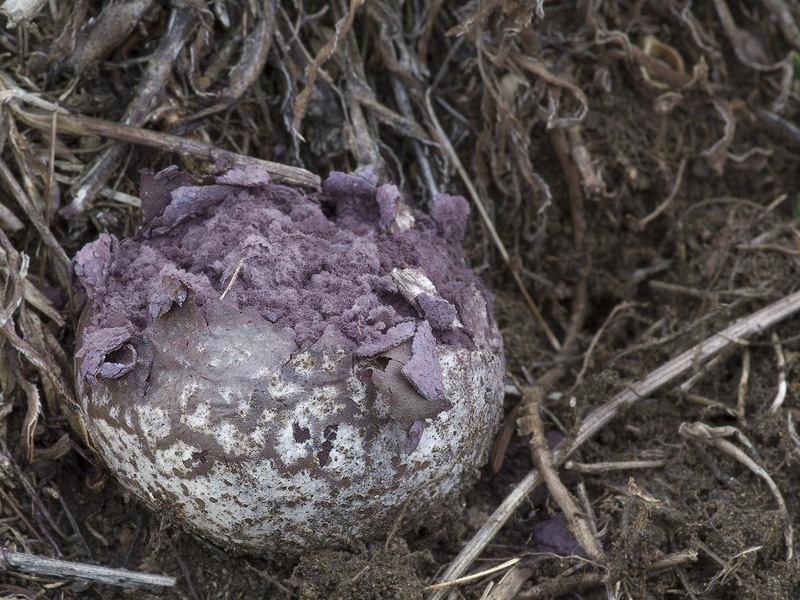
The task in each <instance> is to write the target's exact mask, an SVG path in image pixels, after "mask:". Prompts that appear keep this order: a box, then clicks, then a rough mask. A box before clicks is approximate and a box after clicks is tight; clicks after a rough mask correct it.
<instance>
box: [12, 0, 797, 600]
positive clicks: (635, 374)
mask: <svg viewBox="0 0 800 600" xmlns="http://www.w3.org/2000/svg"><path fill="white" fill-rule="evenodd" d="M0 14H2V15H3V16H2V18H0V25H2V26H3V28H2V30H1V31H0V45H2V63H0V278H2V282H3V296H2V305H1V306H0V340H1V341H0V343H1V344H2V351H0V392H1V394H0V507H2V524H3V527H2V544H3V549H4V550H3V553H4V554H3V562H2V563H0V565H2V567H1V568H2V570H3V575H2V577H0V592H2V594H3V595H4V596H5V597H20V598H21V597H26V598H84V597H102V598H116V597H118V598H131V597H137V598H150V597H160V598H192V599H200V598H204V599H205V598H209V599H213V598H220V599H222V598H320V597H326V598H343V599H345V598H363V599H366V598H382V599H383V598H397V599H407V598H422V597H425V598H431V599H437V600H438V599H442V598H476V599H477V598H491V599H494V600H501V599H510V598H555V597H559V596H561V595H565V596H569V595H574V594H580V595H581V596H582V597H585V598H644V597H647V598H676V597H678V598H699V597H702V598H708V599H711V598H733V597H735V598H743V599H748V598H753V599H755V598H758V599H761V600H763V599H771V598H775V599H778V598H797V597H798V596H800V565H798V556H797V554H798V553H797V552H795V547H794V546H795V545H796V533H797V531H798V530H800V502H799V501H798V498H800V494H799V493H798V492H800V489H799V488H798V485H797V482H798V481H800V437H798V434H797V432H796V425H795V424H796V423H797V421H800V402H798V394H800V385H798V378H797V373H798V370H797V369H796V367H797V362H798V361H797V357H798V356H800V355H799V354H798V350H800V342H799V341H798V340H800V321H798V319H797V318H791V317H792V315H793V314H795V312H796V311H797V310H798V308H799V306H798V305H800V302H799V301H798V296H797V290H798V287H800V286H798V279H799V278H798V271H800V230H798V222H799V219H800V30H799V29H798V23H800V7H798V5H797V4H796V3H793V2H790V1H789V0H760V1H758V2H749V3H746V2H732V1H730V0H713V2H697V3H692V2H689V1H684V0H653V1H651V2H640V1H634V0H607V1H593V0H580V1H577V2H560V1H548V2H544V1H543V0H530V1H521V2H500V1H499V0H479V1H472V2H466V3H463V4H460V3H445V2H442V0H409V1H407V2H402V3H401V2H382V1H377V0H366V1H363V2H362V0H351V1H350V2H349V3H347V2H344V0H338V1H334V2H331V3H327V2H314V1H305V2H303V1H301V0H294V1H292V2H288V1H287V2H278V1H277V0H251V1H248V2H232V1H229V0H185V1H181V2H167V1H165V0H118V1H113V0H76V1H75V2H66V1H64V0H51V1H50V2H48V3H44V2H41V1H33V2H27V3H26V2H22V1H20V0H6V2H5V4H4V5H3V6H2V7H0ZM173 164H177V165H179V167H180V168H182V169H183V170H187V171H191V172H193V173H197V174H200V175H203V174H206V175H214V174H218V173H221V172H223V171H224V170H226V169H228V168H230V167H232V166H237V165H240V166H241V165H256V166H259V167H260V168H262V169H265V170H266V171H268V172H269V173H270V175H271V177H272V178H273V181H276V182H283V183H287V184H291V185H295V186H303V187H306V188H307V189H309V190H313V189H315V188H316V187H317V186H319V183H320V176H322V177H324V176H326V175H327V174H328V173H329V172H330V171H334V170H336V171H344V172H352V171H354V170H355V169H357V168H359V167H363V166H365V165H373V168H374V169H375V173H377V174H378V176H379V179H380V182H381V183H384V182H388V181H391V182H394V183H396V184H397V185H398V186H399V188H400V190H401V191H402V192H403V193H404V195H405V197H406V198H407V199H408V201H409V202H411V203H413V204H414V206H416V207H418V208H421V209H423V210H425V209H426V208H427V207H429V206H430V203H431V201H432V198H433V197H434V196H435V195H436V194H437V193H439V192H447V193H451V194H461V195H463V196H465V197H466V198H467V199H468V200H470V202H471V204H472V208H473V211H472V216H471V217H470V219H471V220H470V226H469V231H468V235H467V242H466V244H465V252H466V254H467V258H468V261H469V263H470V266H471V267H472V268H473V269H475V270H476V271H477V272H478V273H479V274H480V276H481V277H482V279H483V280H484V281H485V282H486V283H487V285H488V286H489V287H490V288H491V289H492V290H493V292H494V293H495V295H496V298H495V313H496V318H497V320H498V323H499V324H500V326H501V329H502V331H503V335H504V341H505V351H506V360H507V369H508V385H507V392H508V393H507V397H506V406H505V409H506V413H505V414H506V417H505V419H504V423H503V424H502V425H501V428H500V430H499V431H498V433H497V438H496V441H495V446H494V449H493V452H492V455H491V457H490V463H489V464H488V465H487V467H486V468H485V469H484V471H483V473H482V476H481V479H480V481H479V482H478V483H477V485H476V486H475V487H474V488H473V489H472V490H471V491H470V492H469V493H468V494H467V495H466V497H465V498H463V501H461V502H459V501H458V500H457V499H455V500H454V501H453V502H452V503H451V504H448V505H446V506H443V507H442V510H441V514H438V515H431V519H430V520H427V521H425V522H423V523H419V524H418V526H417V527H415V528H413V529H412V531H411V532H410V533H408V534H407V535H405V536H402V538H400V537H394V538H391V539H388V540H342V543H341V544H336V545H332V547H331V548H329V549H327V550H326V551H323V552H320V553H313V554H312V553H309V554H307V555H305V556H303V557H301V558H300V559H299V561H288V560H285V559H282V558H281V557H279V556H277V557H276V556H272V557H265V556H245V557H242V556H235V555H232V554H229V553H226V552H223V551H221V550H219V549H218V548H216V547H214V546H212V545H211V544H208V543H206V542H203V540H200V539H198V538H193V537H190V536H189V535H187V534H186V533H184V532H183V531H182V530H181V529H180V528H178V527H175V526H174V525H172V524H171V523H169V522H166V521H164V520H162V519H161V518H160V517H159V516H158V515H157V514H154V513H152V512H151V511H150V510H149V509H148V508H147V507H145V506H144V505H142V504H141V503H139V502H138V501H136V500H135V499H134V498H131V497H129V496H128V495H126V494H125V493H124V492H123V491H122V489H121V488H120V487H119V486H118V485H117V484H116V483H115V482H114V480H113V477H111V476H110V474H108V473H107V472H106V471H105V469H104V467H103V465H102V464H99V462H98V461H97V459H96V458H95V456H94V455H93V454H92V453H91V450H90V449H89V448H88V447H87V446H86V445H85V444H84V441H83V440H82V439H81V436H80V433H79V431H76V423H75V422H74V421H75V419H74V414H75V407H76V398H75V395H74V394H75V392H74V383H75V382H74V380H73V374H72V352H73V345H74V332H75V327H76V319H77V314H76V311H77V309H78V307H76V306H75V304H74V299H73V298H72V295H71V287H70V260H71V258H72V257H73V256H74V255H75V253H76V252H77V251H78V250H79V249H80V248H81V247H82V246H83V245H84V244H85V243H87V242H90V241H92V240H94V239H96V238H97V236H98V235H99V234H101V233H104V232H108V233H114V234H115V235H117V236H118V237H120V238H122V237H127V236H130V235H132V234H134V233H135V232H136V230H137V228H138V227H139V224H140V223H141V219H142V215H141V210H140V209H141V203H140V200H139V196H138V195H139V191H138V186H139V173H140V171H141V169H149V170H151V171H158V170H160V169H163V168H165V167H167V166H170V165H173ZM719 332H722V333H719ZM70 565H72V566H70ZM48 569H49V570H48ZM71 569H72V570H71ZM75 569H77V571H76V570H75ZM131 571H133V572H137V573H139V574H141V575H145V574H146V575H148V576H149V575H152V576H153V577H156V579H154V580H151V581H149V582H145V583H142V582H139V581H134V579H133V578H131V579H126V577H128V576H127V575H125V574H126V573H129V572H131ZM163 576H166V577H163ZM103 577H106V578H107V579H103ZM159 577H160V579H159ZM115 578H116V579H115ZM114 583H117V584H120V583H121V584H124V585H122V586H119V585H113V584H114ZM135 585H138V586H144V587H138V588H135V589H134V591H130V586H135ZM126 586H128V587H126Z"/></svg>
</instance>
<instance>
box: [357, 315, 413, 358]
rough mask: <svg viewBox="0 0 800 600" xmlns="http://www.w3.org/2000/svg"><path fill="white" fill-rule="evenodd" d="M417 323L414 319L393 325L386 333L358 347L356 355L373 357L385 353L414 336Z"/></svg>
mask: <svg viewBox="0 0 800 600" xmlns="http://www.w3.org/2000/svg"><path fill="white" fill-rule="evenodd" d="M415 329H416V325H415V324H414V321H406V322H405V323H400V324H398V325H395V326H394V327H391V328H390V329H388V330H387V331H386V333H384V334H382V335H379V336H377V337H376V338H374V339H372V340H370V341H369V342H365V343H363V344H361V345H360V346H359V347H358V348H356V350H355V352H354V353H353V354H355V355H356V356H363V357H364V358H373V357H375V356H378V355H380V354H384V353H385V352H387V351H388V350H390V349H391V348H394V347H395V346H399V345H400V344H402V343H403V342H405V341H408V340H410V339H411V338H412V337H414V330H415Z"/></svg>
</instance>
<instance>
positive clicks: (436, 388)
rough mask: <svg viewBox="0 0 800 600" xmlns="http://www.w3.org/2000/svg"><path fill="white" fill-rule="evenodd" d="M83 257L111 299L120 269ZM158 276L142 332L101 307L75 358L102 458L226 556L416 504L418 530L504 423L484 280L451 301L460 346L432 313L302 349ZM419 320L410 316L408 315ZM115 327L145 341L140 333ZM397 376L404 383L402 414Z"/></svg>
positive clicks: (330, 532)
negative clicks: (109, 280)
mask: <svg viewBox="0 0 800 600" xmlns="http://www.w3.org/2000/svg"><path fill="white" fill-rule="evenodd" d="M346 177H350V179H341V178H340V179H339V180H337V181H336V182H335V183H336V185H338V186H339V187H347V186H350V187H352V188H353V189H354V190H355V191H354V193H356V194H366V195H367V196H369V194H370V193H372V195H373V197H374V196H375V191H374V190H375V185H374V183H373V182H371V181H369V180H367V179H362V180H359V181H355V182H353V181H352V180H356V179H358V178H356V177H351V176H346ZM234 180H235V178H234ZM258 185H260V186H267V184H266V183H264V182H259V183H258ZM370 186H372V190H373V191H372V192H370ZM218 187H219V186H218V185H215V186H211V187H210V188H209V189H208V192H207V193H206V192H204V191H203V189H201V190H200V193H199V194H198V197H199V198H200V200H201V201H207V200H208V198H209V197H210V196H213V195H215V194H218V192H219V189H217V188H218ZM334 187H336V186H334ZM384 196H386V197H387V198H388V200H386V199H384V203H385V204H387V205H388V206H389V208H388V209H382V211H381V215H380V217H381V219H382V220H383V221H385V223H383V224H382V227H383V230H384V233H383V234H382V235H392V232H391V228H392V225H393V223H392V222H390V221H389V218H390V217H391V216H392V210H390V209H391V208H392V206H394V205H397V206H398V209H397V210H396V211H395V214H405V213H406V211H407V209H404V208H403V206H404V205H402V203H399V204H398V201H396V200H395V198H394V195H393V194H387V193H386V192H385V191H384ZM448 201H449V200H448ZM375 212H376V214H378V211H375ZM168 213H169V211H167V214H168ZM354 214H355V213H354ZM408 214H410V213H408ZM415 214H416V213H415ZM181 218H183V217H181ZM348 218H350V217H349V216H348ZM416 219H417V221H418V222H419V220H420V219H423V220H424V219H427V217H424V216H422V215H421V214H417V216H416ZM440 219H444V217H441V215H440ZM155 221H156V223H155V225H156V226H161V224H160V222H158V219H155ZM427 222H428V223H430V221H427ZM356 227H361V225H359V224H356ZM415 227H416V226H415ZM454 227H455V229H456V230H457V229H458V225H457V224H456V225H455V226H452V227H450V228H449V229H448V230H447V231H448V235H450V234H451V233H452V230H453V228H454ZM387 230H388V231H387ZM404 231H408V230H404ZM369 235H372V234H369ZM459 239H460V238H459ZM124 243H125V242H123V243H122V245H124ZM107 247H109V246H108V242H107V241H106V242H104V244H101V246H99V248H107ZM83 256H84V257H86V258H87V261H88V262H87V263H86V264H77V265H76V273H77V272H78V271H81V272H82V273H87V272H88V273H91V274H92V277H93V278H92V279H91V280H90V281H89V283H90V284H91V286H92V288H91V289H92V290H99V289H102V290H103V294H105V293H106V287H105V282H104V281H103V275H104V274H106V273H109V272H111V270H110V269H108V268H105V267H107V266H108V265H105V267H103V268H99V267H98V265H92V264H90V263H91V260H94V259H93V258H92V257H93V256H94V255H93V254H92V253H91V252H84V254H83ZM109 256H113V253H111V254H109V253H107V252H106V253H104V254H103V257H104V258H103V260H113V259H112V258H109ZM396 266H402V265H396ZM429 270H432V271H436V269H435V268H433V267H429ZM465 272H466V273H468V271H465ZM390 273H391V267H390V268H389V269H388V272H387V273H386V277H385V281H386V285H387V286H391V285H393V284H392V280H391V275H390ZM84 276H85V275H84ZM161 276H162V279H161V280H160V281H161V283H159V284H158V285H154V287H153V288H152V290H151V294H150V297H149V298H147V299H145V300H142V301H141V302H140V304H141V306H142V307H143V308H142V311H143V314H144V313H146V314H147V315H149V317H147V318H148V319H149V322H148V323H147V325H146V326H145V327H143V328H137V327H135V326H134V324H131V322H126V321H124V319H121V318H118V317H115V316H113V315H110V314H109V311H107V310H106V312H104V310H105V307H104V306H103V305H101V304H97V303H96V302H93V301H92V299H91V298H90V300H89V301H88V302H87V307H86V309H85V310H84V313H83V315H82V318H81V326H80V330H79V332H78V339H77V344H76V347H77V348H78V349H79V350H78V352H77V353H76V364H75V367H76V380H77V381H78V382H79V390H78V391H79V398H80V404H81V411H82V414H81V416H82V421H83V424H84V425H85V427H86V430H87V432H88V435H89V439H90V441H91V444H92V446H93V448H94V449H95V450H96V451H97V452H98V453H99V455H100V456H101V457H102V458H103V460H104V461H105V462H106V464H107V466H108V467H109V469H110V470H111V471H112V472H114V473H115V474H116V475H117V477H118V478H119V480H120V481H121V482H122V484H123V485H124V486H125V487H126V488H128V489H129V490H131V491H132V492H134V493H135V494H136V495H137V496H139V497H140V498H142V499H143V500H144V501H145V502H146V503H147V504H149V505H150V506H151V507H152V508H154V509H155V510H156V511H158V512H160V513H161V514H164V515H166V516H167V517H170V518H171V519H173V520H174V521H176V522H178V523H180V524H182V525H183V526H184V527H185V528H187V529H188V530H190V531H193V532H196V533H198V534H200V535H202V536H203V537H206V538H208V539H210V540H211V541H213V542H215V543H217V544H219V545H221V546H223V547H225V548H229V549H232V550H234V551H237V552H242V553H249V552H253V553H262V552H266V553H268V554H275V553H279V554H281V555H283V556H290V557H291V556H295V555H298V554H300V553H301V552H303V551H306V550H309V549H315V548H320V547H323V546H325V545H329V544H330V543H331V541H334V540H339V539H342V538H348V537H352V538H362V539H371V538H380V537H384V536H385V535H386V534H387V533H388V531H389V530H390V529H391V528H392V526H393V525H394V522H395V519H396V518H397V516H398V514H399V512H400V510H401V509H402V508H403V506H404V504H405V503H406V501H407V500H409V498H411V497H412V496H413V500H412V501H411V503H410V504H409V506H408V511H409V513H408V514H409V515H410V519H411V520H419V519H422V518H424V516H425V515H426V514H427V513H428V512H430V511H431V510H432V509H433V508H434V507H436V506H439V505H441V503H442V502H443V501H444V499H445V497H447V496H448V495H449V494H453V493H459V492H461V491H463V490H464V489H465V488H466V486H467V485H469V484H470V483H471V482H472V481H473V480H474V478H475V477H476V474H477V469H478V467H480V466H481V465H482V464H483V463H484V461H485V458H486V455H487V452H488V448H489V445H490V444H491V441H492V438H493V435H494V431H495V429H496V426H497V422H498V419H499V414H500V410H501V405H502V395H503V380H504V361H503V352H502V344H501V339H500V335H499V332H498V330H497V327H496V325H495V324H494V320H493V318H492V317H491V314H490V310H491V309H490V304H489V302H488V300H487V298H488V295H487V294H488V293H487V292H486V291H485V289H484V288H483V287H482V286H481V285H480V283H479V282H478V281H477V279H475V278H474V276H471V278H469V279H465V283H464V284H463V285H461V286H460V287H457V288H453V289H456V290H457V291H456V292H454V293H449V294H448V295H444V294H442V296H444V301H447V302H448V303H449V305H450V306H453V307H457V308H458V319H460V321H459V325H460V324H461V323H462V322H463V328H459V331H460V333H458V335H459V336H460V337H455V336H451V338H445V339H453V340H456V342H457V343H446V342H445V341H442V339H440V338H438V337H434V336H435V334H436V331H435V324H434V326H433V327H432V324H431V323H429V322H428V320H426V319H425V315H424V314H420V315H419V316H418V317H408V318H406V320H403V321H400V322H397V323H395V324H394V325H393V326H391V327H388V328H387V329H385V330H383V331H382V332H381V333H380V335H377V334H375V335H370V336H365V337H363V339H361V338H359V339H353V338H352V337H350V336H348V335H345V333H343V331H342V330H340V329H339V328H338V327H337V326H334V325H328V326H326V327H325V328H324V329H323V330H322V333H321V334H319V335H318V337H317V338H316V340H314V341H308V340H301V341H298V339H297V338H296V336H295V335H294V333H293V331H291V330H290V329H287V328H286V327H280V326H279V325H278V324H276V323H274V322H272V320H271V319H266V318H264V316H263V315H262V314H261V313H259V311H258V310H257V309H256V308H254V307H252V306H250V307H247V306H244V307H243V306H237V304H236V303H235V302H234V301H232V300H231V299H230V298H227V299H226V300H224V301H222V300H219V295H215V296H211V295H210V294H208V293H205V294H204V297H203V300H202V302H201V303H198V302H196V300H197V295H198V293H199V292H198V291H197V287H198V285H199V283H198V282H200V283H202V277H200V276H199V275H198V274H196V273H192V274H190V275H184V274H181V272H180V270H179V269H176V268H173V267H169V268H164V269H162V271H161ZM80 277H81V275H80V274H79V278H80ZM462 277H466V276H463V275H462ZM435 278H438V280H439V281H442V274H441V273H436V274H435V277H432V279H435ZM444 288H446V289H450V287H448V286H447V285H445V286H444ZM387 289H390V287H389V288H387ZM429 291H431V290H429ZM431 292H432V293H431V294H430V296H431V298H434V299H436V300H437V301H438V300H439V299H441V298H442V296H439V292H438V289H437V288H434V289H433V290H432V291H431ZM108 293H109V294H110V293H111V292H108ZM99 295H100V294H95V297H97V296H99ZM395 296H396V297H394V300H393V302H395V303H396V305H395V308H396V309H397V310H400V311H401V312H402V311H403V310H406V309H403V308H402V307H401V306H400V305H399V304H397V303H399V302H402V300H398V298H401V299H402V296H401V295H400V294H399V293H396V295H395ZM148 303H149V304H148ZM198 304H200V306H198ZM109 306H111V304H109ZM370 310H371V311H372V312H371V313H370V314H380V310H379V309H377V308H371V309H370ZM387 310H388V309H387ZM415 311H417V312H419V307H418V306H416V307H414V306H413V305H411V304H409V305H408V308H407V314H409V315H411V314H416V313H415ZM437 314H438V313H437ZM141 318H144V317H140V316H137V317H136V318H133V317H131V319H132V320H133V322H134V323H138V322H139V319H141ZM441 320H442V319H441V318H439V321H441ZM277 323H281V321H280V319H279V318H278V319H277ZM122 327H129V328H132V329H133V330H134V332H133V333H132V334H131V336H130V337H129V338H125V336H124V335H122V334H121V330H120V328H122ZM454 327H455V326H452V327H451V328H454ZM462 329H463V331H462ZM348 331H349V330H348ZM436 335H440V334H436ZM104 336H105V337H104ZM465 336H468V340H467V341H464V340H465V339H466V338H465ZM84 348H85V350H84ZM98 355H100V359H98ZM87 357H88V358H87ZM87 360H90V361H91V364H89V363H87V362H86V361H87ZM392 361H395V362H396V363H397V365H396V366H395V367H393V370H392V374H390V373H389V372H390V369H389V364H390V363H392ZM106 365H108V366H106ZM104 369H105V370H104ZM390 375H391V376H390ZM93 377H96V378H97V380H98V384H97V385H93V384H92V378H93ZM391 377H395V378H405V379H404V385H405V387H404V388H403V390H404V391H402V394H405V396H403V397H402V398H401V400H402V399H403V398H405V399H406V400H407V401H404V403H402V404H400V405H397V404H393V401H395V400H396V397H395V390H396V389H397V388H396V387H395V386H393V385H392V383H391ZM387 379H388V380H389V382H388V383H387ZM402 394H401V395H402Z"/></svg>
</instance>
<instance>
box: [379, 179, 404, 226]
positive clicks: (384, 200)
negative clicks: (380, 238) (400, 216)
mask: <svg viewBox="0 0 800 600" xmlns="http://www.w3.org/2000/svg"><path fill="white" fill-rule="evenodd" d="M375 200H377V202H378V212H379V213H380V226H381V229H383V230H386V229H387V228H388V227H389V225H391V224H392V221H394V218H395V217H396V216H397V205H398V204H400V200H401V196H400V190H398V189H397V186H396V185H394V184H391V183H385V184H383V185H382V186H381V187H379V188H378V192H377V194H376V195H375Z"/></svg>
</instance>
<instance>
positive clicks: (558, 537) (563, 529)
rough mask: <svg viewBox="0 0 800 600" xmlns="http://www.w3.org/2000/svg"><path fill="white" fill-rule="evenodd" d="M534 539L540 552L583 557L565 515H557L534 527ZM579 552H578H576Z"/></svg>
mask: <svg viewBox="0 0 800 600" xmlns="http://www.w3.org/2000/svg"><path fill="white" fill-rule="evenodd" d="M533 537H534V538H535V539H536V549H537V550H538V551H539V552H552V553H553V554H557V555H559V556H570V555H572V554H576V555H578V556H582V555H583V551H582V550H580V549H579V548H578V543H577V542H576V541H575V538H574V537H573V536H572V534H571V533H570V531H569V529H568V528H567V526H566V524H565V523H564V515H563V513H556V514H555V515H554V516H552V517H550V518H549V519H547V520H546V521H541V522H539V523H536V524H535V525H534V526H533ZM576 551H577V552H576Z"/></svg>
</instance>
